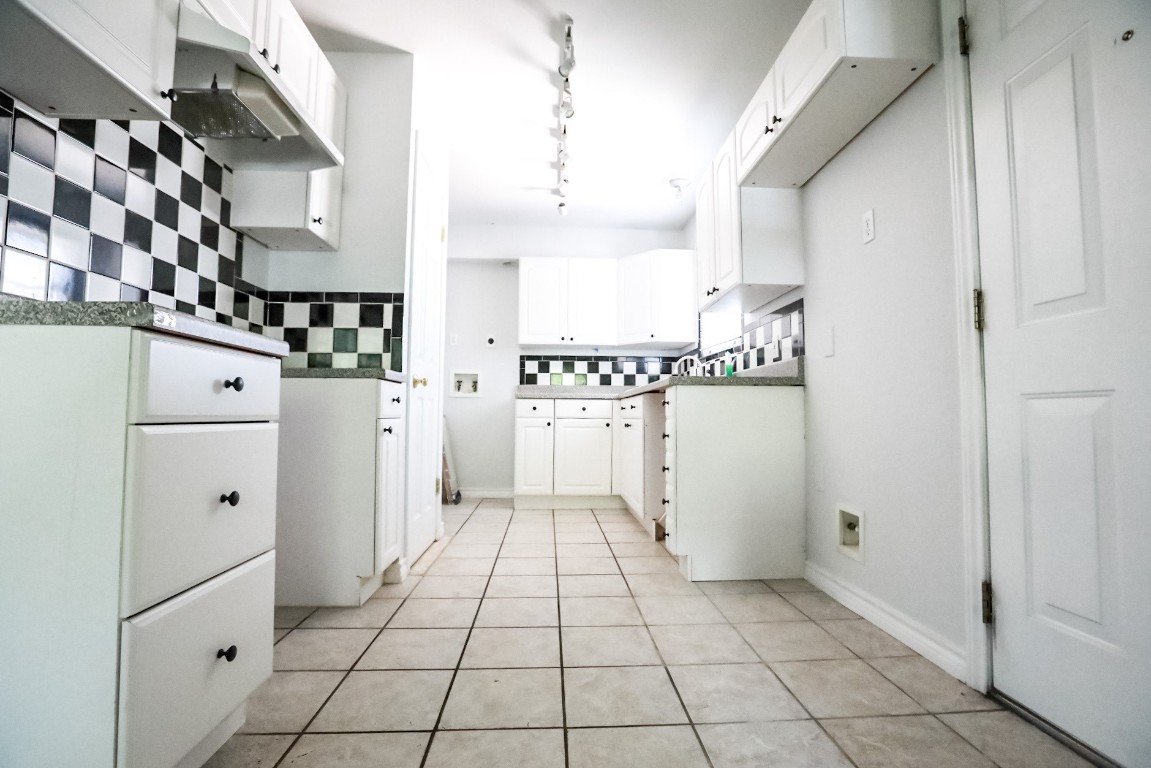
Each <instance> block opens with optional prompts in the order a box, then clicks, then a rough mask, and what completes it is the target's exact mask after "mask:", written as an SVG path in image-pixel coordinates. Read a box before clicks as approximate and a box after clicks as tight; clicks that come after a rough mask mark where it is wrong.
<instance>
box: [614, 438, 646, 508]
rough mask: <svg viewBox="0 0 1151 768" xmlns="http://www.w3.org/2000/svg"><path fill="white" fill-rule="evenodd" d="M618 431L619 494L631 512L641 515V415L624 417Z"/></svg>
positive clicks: (642, 490)
mask: <svg viewBox="0 0 1151 768" xmlns="http://www.w3.org/2000/svg"><path fill="white" fill-rule="evenodd" d="M620 432H621V436H620V440H619V450H620V451H622V454H623V455H622V456H620V458H619V461H618V462H617V464H618V466H619V467H620V471H621V472H622V473H623V477H622V479H621V481H620V483H619V486H620V489H619V495H620V496H622V497H623V500H624V502H625V503H626V504H627V505H628V508H630V509H631V511H632V513H634V514H635V515H636V516H638V517H643V507H644V504H643V492H644V488H643V433H644V419H643V417H642V416H640V417H638V418H637V417H635V416H629V417H625V418H624V419H623V427H622V429H621V430H620ZM613 448H614V446H613Z"/></svg>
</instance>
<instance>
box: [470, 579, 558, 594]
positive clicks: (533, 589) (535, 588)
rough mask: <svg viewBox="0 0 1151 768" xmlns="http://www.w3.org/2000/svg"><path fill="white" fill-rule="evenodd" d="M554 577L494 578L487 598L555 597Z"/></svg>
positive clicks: (489, 585) (489, 586)
mask: <svg viewBox="0 0 1151 768" xmlns="http://www.w3.org/2000/svg"><path fill="white" fill-rule="evenodd" d="M555 596H556V579H555V577H554V576H492V579H491V583H490V584H488V591H487V594H486V595H485V597H555Z"/></svg>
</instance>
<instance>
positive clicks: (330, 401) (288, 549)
mask: <svg viewBox="0 0 1151 768" xmlns="http://www.w3.org/2000/svg"><path fill="white" fill-rule="evenodd" d="M403 390H404V386H403V384H401V383H397V382H392V381H381V380H379V379H373V378H366V379H346V378H285V379H284V380H283V410H282V414H281V418H280V435H281V439H280V462H279V478H280V480H279V498H280V503H279V506H278V508H277V510H276V550H277V561H278V562H277V566H276V605H288V606H303V605H309V606H310V605H326V606H360V605H363V603H364V601H365V600H367V599H368V597H370V596H371V594H372V592H374V591H375V590H376V588H378V587H379V585H380V583H381V581H382V579H383V572H384V571H385V570H387V569H388V568H389V567H391V566H392V565H393V564H395V563H397V562H399V564H400V565H399V569H398V570H399V573H400V575H403V573H404V571H405V568H406V560H405V559H404V554H405V553H404V551H403V536H402V532H403V514H404V494H403V490H404V479H403V478H404V446H405V441H404V404H403Z"/></svg>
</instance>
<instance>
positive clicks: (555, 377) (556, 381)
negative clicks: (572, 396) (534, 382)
mask: <svg viewBox="0 0 1151 768" xmlns="http://www.w3.org/2000/svg"><path fill="white" fill-rule="evenodd" d="M551 383H552V386H559V385H561V384H563V383H564V375H563V374H562V373H553V374H552V375H551Z"/></svg>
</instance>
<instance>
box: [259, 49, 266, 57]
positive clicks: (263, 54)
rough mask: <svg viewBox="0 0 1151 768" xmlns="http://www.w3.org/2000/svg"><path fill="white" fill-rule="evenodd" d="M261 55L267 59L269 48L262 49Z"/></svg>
mask: <svg viewBox="0 0 1151 768" xmlns="http://www.w3.org/2000/svg"><path fill="white" fill-rule="evenodd" d="M260 55H261V56H263V57H264V58H265V59H266V58H268V49H267V48H265V49H264V50H262V51H260Z"/></svg>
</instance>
